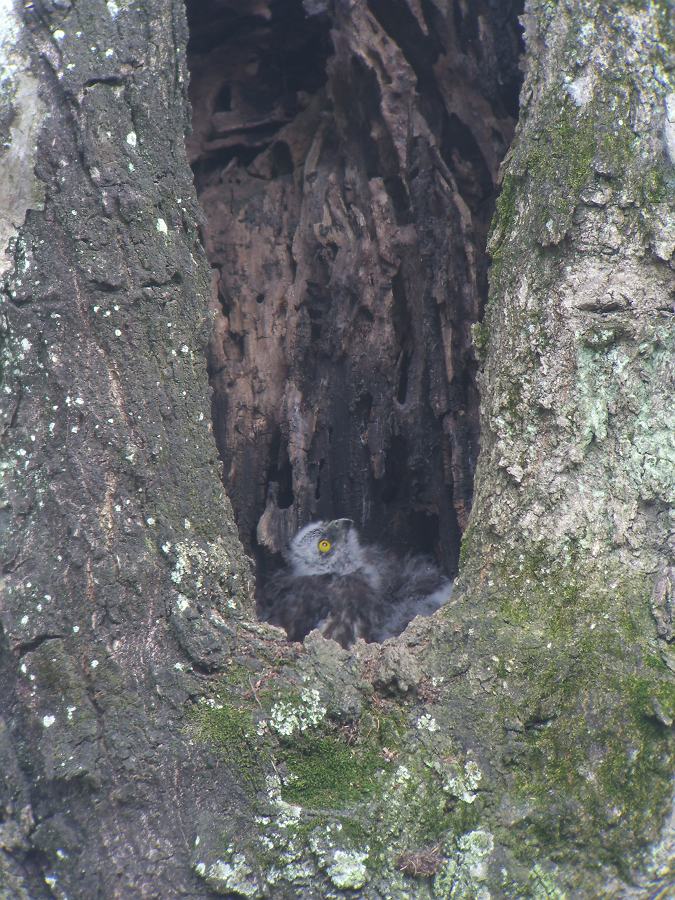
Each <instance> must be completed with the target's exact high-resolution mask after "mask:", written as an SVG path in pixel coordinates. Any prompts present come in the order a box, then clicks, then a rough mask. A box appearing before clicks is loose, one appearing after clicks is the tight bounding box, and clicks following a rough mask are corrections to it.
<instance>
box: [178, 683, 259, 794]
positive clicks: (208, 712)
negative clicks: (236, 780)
mask: <svg viewBox="0 0 675 900" xmlns="http://www.w3.org/2000/svg"><path fill="white" fill-rule="evenodd" d="M189 718H190V722H191V727H192V730H193V732H194V734H195V736H196V737H197V739H198V740H202V741H205V742H208V743H210V744H213V745H214V746H216V747H218V748H219V749H221V750H222V755H223V759H224V761H225V762H227V763H230V764H232V765H234V766H235V767H236V768H237V769H238V771H239V772H240V774H241V776H242V778H243V781H244V783H245V784H246V786H247V787H248V788H249V789H250V790H251V791H252V792H256V791H259V790H262V788H263V787H264V774H265V772H264V757H263V756H261V747H260V746H259V741H258V740H257V735H256V733H255V730H254V728H253V722H252V718H251V712H250V710H248V709H245V708H239V707H237V706H235V705H233V704H232V703H231V702H229V701H228V700H226V699H224V698H222V697H221V698H220V699H218V700H213V701H207V702H203V703H200V704H198V705H197V706H196V707H194V708H193V710H192V711H191V713H190V716H189Z"/></svg>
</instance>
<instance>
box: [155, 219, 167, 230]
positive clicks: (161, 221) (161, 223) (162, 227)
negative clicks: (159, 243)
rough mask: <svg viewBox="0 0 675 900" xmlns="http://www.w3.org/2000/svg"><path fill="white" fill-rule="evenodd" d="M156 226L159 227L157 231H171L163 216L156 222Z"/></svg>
mask: <svg viewBox="0 0 675 900" xmlns="http://www.w3.org/2000/svg"><path fill="white" fill-rule="evenodd" d="M155 227H156V228H157V231H159V233H160V234H168V233H169V228H168V226H167V224H166V222H165V221H164V219H161V218H160V219H157V223H156V225H155Z"/></svg>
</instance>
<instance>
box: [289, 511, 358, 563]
mask: <svg viewBox="0 0 675 900" xmlns="http://www.w3.org/2000/svg"><path fill="white" fill-rule="evenodd" d="M286 557H287V559H288V562H289V565H290V566H291V568H292V570H293V574H294V575H348V574H349V573H350V572H356V571H357V570H358V569H360V568H362V566H363V550H362V548H361V544H360V543H359V536H358V533H357V531H356V527H355V525H354V523H353V522H352V520H351V519H334V520H333V521H332V522H310V523H309V525H305V527H304V528H301V529H300V531H299V532H298V533H297V534H296V535H295V537H294V538H293V540H292V541H291V543H290V546H289V548H288V551H287V553H286Z"/></svg>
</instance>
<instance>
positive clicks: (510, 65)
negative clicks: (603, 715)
mask: <svg viewBox="0 0 675 900" xmlns="http://www.w3.org/2000/svg"><path fill="white" fill-rule="evenodd" d="M187 10H188V20H189V25H190V35H191V36H190V42H189V46H188V62H189V67H190V71H191V86H190V96H191V101H192V106H193V132H192V134H191V135H190V137H189V138H188V141H187V147H188V153H189V158H190V162H191V165H192V167H193V170H194V174H195V184H196V187H197V192H198V195H199V197H200V200H201V203H202V206H203V209H204V212H205V216H206V221H205V224H204V242H205V247H206V251H207V254H208V257H209V260H210V263H211V266H212V271H213V284H214V290H213V307H214V314H215V327H214V330H213V335H212V339H211V343H210V348H209V361H208V364H209V373H210V378H211V384H212V387H213V426H214V433H215V438H216V442H217V445H218V449H219V452H220V454H221V457H222V460H223V464H224V481H225V486H226V489H227V492H228V494H229V496H230V498H231V500H232V503H233V505H234V510H235V515H236V519H237V522H238V524H239V528H240V533H241V537H242V540H243V542H244V545H245V546H246V548H247V550H248V551H249V553H251V555H252V556H253V557H254V558H255V559H256V562H257V566H258V578H259V580H260V581H261V582H263V583H264V581H265V578H266V577H267V575H268V574H269V573H270V572H271V571H274V569H275V568H276V567H277V566H278V565H279V562H280V560H281V557H280V553H281V551H282V549H283V548H284V547H285V545H287V543H288V541H289V540H290V538H291V537H292V536H293V535H294V534H295V533H296V531H297V530H298V529H299V528H300V527H302V526H303V525H305V524H306V523H307V522H310V521H312V520H314V519H336V518H339V517H346V518H349V519H352V520H353V521H354V522H355V523H356V525H357V526H358V528H359V531H360V534H361V535H362V537H363V539H364V540H365V541H366V542H375V543H378V544H381V545H385V546H386V547H388V548H390V549H392V550H394V551H396V552H398V553H399V554H401V555H402V554H404V553H407V552H412V553H425V554H428V555H431V556H433V557H434V558H435V559H436V560H437V562H438V563H439V564H440V565H441V566H442V568H443V570H444V571H445V572H446V573H447V574H449V575H454V574H455V572H456V570H457V565H458V557H459V545H460V540H461V535H462V532H463V530H464V528H465V526H466V523H467V518H468V515H469V511H470V508H471V499H472V490H473V476H474V469H475V464H476V459H477V455H478V447H479V419H478V391H477V387H476V373H477V360H476V357H475V354H474V351H473V348H472V344H471V327H472V325H473V324H474V323H476V322H478V321H480V319H481V317H482V313H483V309H484V305H485V301H486V296H487V271H488V259H487V256H486V251H485V245H486V240H487V232H488V228H489V222H490V218H491V215H492V211H493V208H494V199H495V195H496V192H497V188H498V172H499V165H500V162H501V160H502V158H503V156H504V154H505V152H506V150H507V148H508V146H509V143H510V141H511V138H512V134H513V128H514V124H515V117H516V112H517V104H518V90H519V86H520V80H521V75H520V71H519V68H518V59H519V53H520V50H521V47H520V29H519V26H518V15H519V13H520V12H521V11H522V3H521V2H520V0H511V2H508V0H507V2H503V0H499V2H496V0H482V2H477V3H471V4H469V3H467V2H465V0H454V2H448V3H447V9H446V10H445V11H443V6H442V5H438V4H434V3H431V2H429V0H421V2H420V3H416V4H410V3H408V2H406V0H386V2H383V0H356V2H355V3H352V4H342V3H340V2H338V0H334V2H333V0H304V3H303V2H302V0H187Z"/></svg>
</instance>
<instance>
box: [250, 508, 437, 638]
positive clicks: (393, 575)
mask: <svg viewBox="0 0 675 900" xmlns="http://www.w3.org/2000/svg"><path fill="white" fill-rule="evenodd" d="M285 556H286V562H287V567H286V569H285V570H283V571H281V572H279V573H277V574H276V575H274V576H272V577H271V578H270V580H269V582H268V584H267V585H266V587H265V590H264V592H263V597H262V602H261V607H262V616H263V618H265V619H266V620H267V621H268V622H271V623H272V624H274V625H281V626H282V627H283V628H284V629H285V630H286V633H287V635H288V639H289V640H291V641H301V640H302V639H303V638H304V637H305V636H306V635H307V634H309V632H310V631H312V630H313V629H315V628H316V629H318V630H319V631H320V632H321V633H322V634H323V635H324V636H325V637H327V638H332V639H333V640H334V641H337V642H338V643H339V644H341V645H342V646H343V647H351V645H352V644H353V643H354V642H355V641H356V640H358V639H359V638H363V639H364V640H365V641H383V640H385V639H386V638H388V637H392V636H393V635H397V634H400V633H401V632H402V631H403V629H404V628H405V626H406V625H407V624H408V622H409V621H410V620H411V619H413V618H414V617H415V616H417V615H430V614H431V613H432V612H433V611H434V610H436V609H438V607H439V606H441V605H442V604H443V603H445V601H446V600H448V599H449V597H450V595H451V592H452V582H451V581H449V580H448V579H447V578H446V577H445V576H444V575H443V574H442V573H441V572H440V571H439V570H438V568H437V567H436V566H435V564H434V563H433V562H432V561H431V560H429V559H426V558H425V557H421V556H407V557H405V558H404V559H399V558H398V557H397V556H395V555H394V554H393V553H391V552H390V551H388V550H385V549H384V548H382V547H375V546H369V545H364V544H362V543H361V541H360V540H359V535H358V531H357V530H356V527H355V525H354V523H353V522H352V520H351V519H335V520H334V521H332V522H311V523H310V524H309V525H305V527H304V528H302V529H301V530H300V531H299V532H298V533H297V534H296V535H295V537H294V538H293V540H292V541H291V543H290V546H289V547H288V549H287V551H286V554H285Z"/></svg>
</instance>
